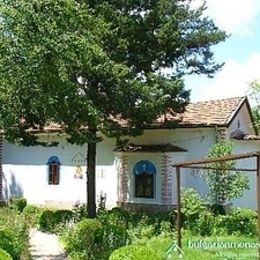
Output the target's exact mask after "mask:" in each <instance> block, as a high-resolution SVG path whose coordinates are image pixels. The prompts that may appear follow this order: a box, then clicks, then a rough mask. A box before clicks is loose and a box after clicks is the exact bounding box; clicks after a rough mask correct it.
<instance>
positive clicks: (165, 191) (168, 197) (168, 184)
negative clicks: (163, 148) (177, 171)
mask: <svg viewBox="0 0 260 260" xmlns="http://www.w3.org/2000/svg"><path fill="white" fill-rule="evenodd" d="M171 168H172V167H171V158H170V156H169V155H167V154H164V155H162V168H161V185H162V190H161V192H162V193H161V203H162V204H163V205H170V204H172V179H173V172H172V169H171Z"/></svg>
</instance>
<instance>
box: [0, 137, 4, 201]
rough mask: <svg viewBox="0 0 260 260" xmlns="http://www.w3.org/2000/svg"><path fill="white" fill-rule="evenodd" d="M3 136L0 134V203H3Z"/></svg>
mask: <svg viewBox="0 0 260 260" xmlns="http://www.w3.org/2000/svg"><path fill="white" fill-rule="evenodd" d="M2 159H3V136H2V135H1V134H0V201H3V167H2V162H3V161H2Z"/></svg>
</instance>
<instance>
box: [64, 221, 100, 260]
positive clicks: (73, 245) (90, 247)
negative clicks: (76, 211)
mask: <svg viewBox="0 0 260 260" xmlns="http://www.w3.org/2000/svg"><path fill="white" fill-rule="evenodd" d="M100 230H101V223H100V222H99V221H98V220H96V219H83V220H82V221H80V222H78V223H77V224H76V225H75V226H74V227H72V228H70V229H68V230H65V231H64V233H63V234H62V237H61V239H62V241H63V244H64V248H65V250H66V252H67V253H68V254H69V255H71V254H73V253H74V254H75V253H85V254H86V255H87V257H88V258H86V259H95V258H94V253H95V248H96V241H95V240H96V238H97V236H98V233H99V232H100Z"/></svg>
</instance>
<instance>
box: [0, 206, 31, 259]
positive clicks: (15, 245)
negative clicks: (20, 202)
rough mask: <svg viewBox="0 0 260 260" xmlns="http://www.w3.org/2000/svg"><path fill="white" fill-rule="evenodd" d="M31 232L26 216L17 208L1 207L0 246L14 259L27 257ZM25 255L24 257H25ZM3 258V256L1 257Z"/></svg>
mask: <svg viewBox="0 0 260 260" xmlns="http://www.w3.org/2000/svg"><path fill="white" fill-rule="evenodd" d="M28 240H29V232H28V227H27V225H26V221H25V218H24V216H23V215H22V214H18V213H17V210H13V209H10V208H1V209H0V248H2V249H4V250H5V251H7V252H8V253H9V254H10V255H11V256H12V257H13V259H14V260H18V259H27V258H26V257H27V255H26V256H25V254H27V253H28ZM23 257H24V258H23ZM0 259H1V258H0Z"/></svg>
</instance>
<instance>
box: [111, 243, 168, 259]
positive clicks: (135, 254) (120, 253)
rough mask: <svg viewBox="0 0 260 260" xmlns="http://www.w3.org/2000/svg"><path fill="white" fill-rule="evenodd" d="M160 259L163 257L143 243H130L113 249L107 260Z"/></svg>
mask: <svg viewBox="0 0 260 260" xmlns="http://www.w3.org/2000/svg"><path fill="white" fill-rule="evenodd" d="M122 259H131V260H162V259H163V258H162V257H161V256H159V255H157V253H156V252H155V251H154V250H152V249H150V248H149V247H147V246H144V245H130V246H124V247H121V248H119V249H117V250H115V251H114V252H113V253H112V254H111V256H110V257H109V260H122Z"/></svg>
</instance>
